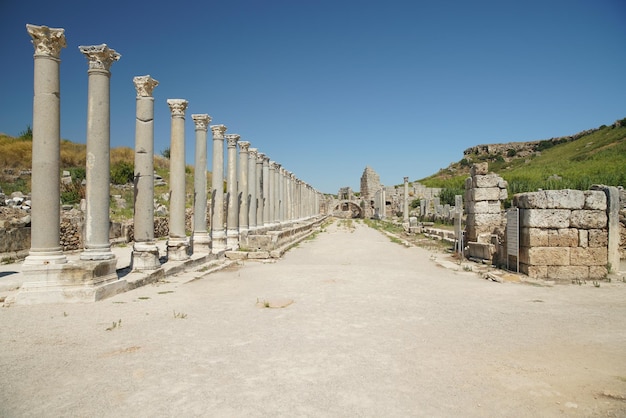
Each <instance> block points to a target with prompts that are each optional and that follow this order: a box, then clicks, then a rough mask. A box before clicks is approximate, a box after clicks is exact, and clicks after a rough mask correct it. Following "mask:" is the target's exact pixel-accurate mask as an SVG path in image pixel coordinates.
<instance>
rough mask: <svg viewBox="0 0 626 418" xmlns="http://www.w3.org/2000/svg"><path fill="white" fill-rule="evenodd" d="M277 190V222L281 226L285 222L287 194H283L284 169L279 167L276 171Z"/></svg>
mask: <svg viewBox="0 0 626 418" xmlns="http://www.w3.org/2000/svg"><path fill="white" fill-rule="evenodd" d="M278 190H279V196H278V200H279V204H280V206H279V207H278V222H280V223H281V224H282V223H284V222H285V203H287V202H286V201H287V194H286V193H285V169H284V168H283V167H280V168H279V169H278Z"/></svg>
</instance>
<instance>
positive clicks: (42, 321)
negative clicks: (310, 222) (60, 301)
mask: <svg viewBox="0 0 626 418" xmlns="http://www.w3.org/2000/svg"><path fill="white" fill-rule="evenodd" d="M353 225H354V226H355V228H348V227H346V226H345V225H344V226H339V225H338V224H337V223H335V224H334V225H332V226H330V227H328V229H327V231H325V232H322V233H320V234H319V235H318V236H317V237H316V238H315V239H314V240H311V241H306V242H304V243H301V244H300V245H299V246H298V247H297V248H294V249H292V250H291V251H290V252H288V253H287V254H286V255H285V256H284V258H283V259H282V260H280V261H278V262H276V263H274V264H263V263H260V262H252V261H247V262H245V264H244V265H243V266H240V267H237V268H234V269H233V268H231V269H228V270H225V271H221V272H219V273H215V274H211V275H209V276H207V277H206V278H204V279H202V280H194V281H190V279H192V278H193V277H194V274H195V275H199V274H200V273H199V272H198V273H185V274H183V275H180V276H177V277H170V278H168V282H167V283H160V284H158V285H152V286H146V287H143V288H139V289H136V290H134V291H131V292H128V293H124V294H121V295H118V296H115V297H113V298H111V299H107V300H104V301H101V302H97V303H93V304H78V305H67V304H64V305H45V306H14V307H10V308H2V309H0V326H1V329H2V333H1V336H0V346H1V347H2V348H1V351H0V370H1V373H0V416H3V417H18V416H19V417H22V416H36V417H47V416H50V417H57V416H89V417H99V416H102V417H119V416H128V417H130V416H132V417H157V416H177V417H183V416H184V417H188V416H215V417H255V416H259V417H261V416H288V417H297V416H312V417H313V416H314V417H322V416H324V417H325V416H329V417H351V416H364V417H383V416H384V417H403V416H436V417H448V416H449V417H459V416H463V417H494V416H498V417H537V416H542V417H550V416H626V400H624V398H625V397H626V284H624V283H602V284H601V286H600V287H594V286H592V285H586V286H575V285H568V286H556V287H539V286H531V285H528V284H521V283H494V282H491V281H487V280H483V279H481V278H479V277H478V276H477V275H476V274H474V273H471V272H466V271H463V270H462V269H461V270H460V271H453V270H450V269H445V268H442V267H440V266H438V265H437V264H436V263H435V262H434V261H433V258H434V257H445V255H443V254H439V255H435V254H433V253H429V252H427V251H425V250H423V249H419V248H415V247H412V248H406V247H404V246H402V245H398V244H395V243H393V242H391V241H390V240H389V238H387V237H386V236H384V235H382V234H380V233H379V232H377V231H375V230H372V229H369V228H367V227H366V226H364V225H363V224H360V223H354V224H353ZM257 302H258V303H257ZM268 306H269V307H268ZM272 306H284V307H282V308H279V307H277V308H273V307H272Z"/></svg>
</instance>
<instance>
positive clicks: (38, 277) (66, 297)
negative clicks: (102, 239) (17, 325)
mask: <svg viewBox="0 0 626 418" xmlns="http://www.w3.org/2000/svg"><path fill="white" fill-rule="evenodd" d="M116 263H117V261H116V260H115V259H111V260H105V261H78V262H76V263H66V264H48V265H45V266H34V265H26V264H24V265H23V267H22V273H23V274H24V276H25V277H26V280H25V281H24V284H23V285H22V287H20V290H19V291H18V293H17V294H16V295H15V297H14V298H13V300H11V301H9V303H14V304H16V305H35V304H41V303H75V302H95V301H98V300H101V299H104V298H107V297H110V296H113V295H115V294H117V293H121V292H124V291H126V289H127V283H126V280H123V279H119V278H118V277H117V272H116V270H115V266H116Z"/></svg>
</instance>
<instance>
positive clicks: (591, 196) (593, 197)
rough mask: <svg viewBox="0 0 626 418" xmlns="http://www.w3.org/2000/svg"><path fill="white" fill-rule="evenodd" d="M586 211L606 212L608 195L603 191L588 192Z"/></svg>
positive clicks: (586, 192)
mask: <svg viewBox="0 0 626 418" xmlns="http://www.w3.org/2000/svg"><path fill="white" fill-rule="evenodd" d="M584 194H585V206H584V209H589V210H606V194H605V193H604V192H603V191H601V190H587V191H585V192H584Z"/></svg>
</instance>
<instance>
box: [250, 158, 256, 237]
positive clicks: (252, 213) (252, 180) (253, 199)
mask: <svg viewBox="0 0 626 418" xmlns="http://www.w3.org/2000/svg"><path fill="white" fill-rule="evenodd" d="M257 152H258V150H257V149H256V148H250V149H249V152H248V158H249V161H248V194H249V195H250V204H249V205H248V230H250V231H252V230H254V229H256V226H257V225H256V213H257V197H256V193H257V192H256V189H257V179H256V161H257Z"/></svg>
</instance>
